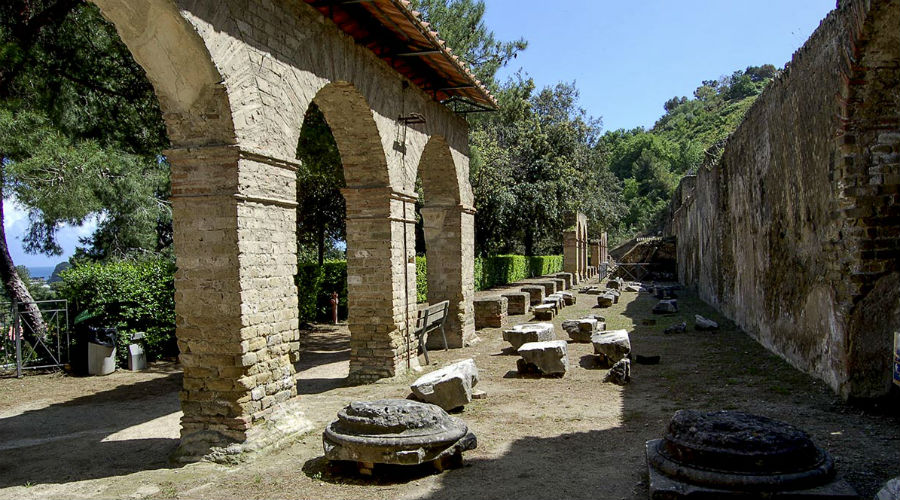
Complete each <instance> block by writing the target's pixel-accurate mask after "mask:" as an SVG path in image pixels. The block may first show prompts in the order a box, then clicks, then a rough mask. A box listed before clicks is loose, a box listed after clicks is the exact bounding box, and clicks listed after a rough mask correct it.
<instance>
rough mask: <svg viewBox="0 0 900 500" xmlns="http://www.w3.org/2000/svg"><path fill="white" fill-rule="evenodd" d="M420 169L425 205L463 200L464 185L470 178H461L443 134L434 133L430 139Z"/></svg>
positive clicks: (453, 202) (457, 202)
mask: <svg viewBox="0 0 900 500" xmlns="http://www.w3.org/2000/svg"><path fill="white" fill-rule="evenodd" d="M418 170H419V176H421V178H422V190H423V192H424V195H425V206H429V205H433V206H437V205H440V206H449V205H458V204H459V203H461V202H462V189H463V188H462V186H463V183H466V182H468V180H467V179H460V177H459V172H458V170H457V168H456V164H455V163H454V162H453V154H452V152H451V151H450V146H449V145H448V144H447V140H446V139H444V137H443V136H440V135H433V136H431V137H430V138H429V139H428V142H427V143H426V144H425V148H424V149H423V150H422V158H421V159H420V160H419V168H418Z"/></svg>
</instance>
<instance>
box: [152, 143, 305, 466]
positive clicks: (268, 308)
mask: <svg viewBox="0 0 900 500" xmlns="http://www.w3.org/2000/svg"><path fill="white" fill-rule="evenodd" d="M166 155H167V157H168V159H169V161H170V162H171V163H172V177H171V178H172V196H171V201H172V212H173V221H174V245H175V256H176V264H177V271H176V274H175V314H176V335H177V337H178V347H179V349H180V351H181V356H180V358H181V364H182V366H183V368H184V388H183V391H182V392H181V394H180V397H181V408H182V410H183V411H184V415H183V416H182V418H181V427H182V428H181V446H180V448H179V450H178V451H177V452H176V458H177V459H179V460H183V461H191V460H196V459H199V458H202V457H203V456H204V455H208V456H210V457H211V458H213V459H226V460H227V457H228V456H229V455H235V454H242V453H246V452H252V451H256V450H258V449H260V448H262V447H267V446H270V445H276V444H278V443H279V442H284V441H285V440H286V439H287V438H288V437H289V436H290V435H293V434H294V433H296V432H300V431H304V430H306V429H308V425H309V424H308V423H307V422H306V421H304V420H303V419H302V417H301V416H300V414H299V413H298V412H296V411H286V410H285V405H283V403H285V402H287V401H288V400H289V399H291V398H292V397H293V396H295V395H296V394H297V387H296V379H295V373H294V368H293V363H294V362H295V361H297V352H298V340H299V333H298V318H297V316H298V310H297V288H296V285H295V284H294V276H295V275H296V274H297V255H296V202H295V196H296V191H295V189H296V187H295V182H296V165H295V164H293V163H290V162H284V161H280V160H277V159H274V158H269V157H265V156H261V155H259V154H251V153H247V152H244V151H241V150H240V149H239V148H238V147H237V146H217V147H201V148H190V149H176V150H170V151H167V152H166Z"/></svg>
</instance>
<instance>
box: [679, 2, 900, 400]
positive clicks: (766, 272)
mask: <svg viewBox="0 0 900 500" xmlns="http://www.w3.org/2000/svg"><path fill="white" fill-rule="evenodd" d="M898 26H900V3H898V0H872V1H852V2H850V1H844V2H841V4H840V6H839V8H838V9H836V10H835V11H833V12H832V13H831V14H829V15H828V17H827V18H826V19H825V20H824V21H823V22H822V23H821V25H820V26H819V28H818V29H817V30H816V32H815V33H813V35H812V36H811V37H810V39H809V40H808V41H807V42H806V44H805V45H804V46H803V47H802V48H801V49H800V50H799V51H798V52H797V53H796V54H794V57H793V59H792V61H791V63H790V65H789V67H788V68H787V69H786V71H785V72H784V74H783V75H781V76H780V77H779V78H777V79H776V80H775V81H774V82H773V83H772V84H771V85H770V86H769V87H768V88H767V89H766V90H765V91H764V92H763V94H762V95H761V96H760V97H759V99H758V100H757V101H756V103H755V104H754V105H753V106H752V107H751V109H750V110H749V111H748V113H747V116H746V118H745V119H744V121H743V123H742V124H741V125H740V126H739V128H738V129H737V130H736V131H735V133H734V134H732V136H731V137H730V138H729V140H728V141H727V143H726V145H725V148H724V150H723V153H722V156H721V159H720V160H719V161H718V163H716V164H714V165H711V166H708V167H706V168H701V169H700V171H699V172H698V173H697V175H696V177H687V178H685V179H684V181H683V182H682V184H681V186H680V188H679V190H678V192H677V193H676V199H675V201H674V202H673V203H674V211H673V212H674V215H673V221H672V225H671V228H672V232H673V233H674V234H675V235H676V236H677V238H678V243H677V246H678V248H677V252H678V270H679V277H680V279H681V281H682V282H683V283H685V284H686V285H688V286H691V287H694V288H696V289H697V290H698V291H699V293H700V296H701V297H702V298H703V299H704V300H705V301H707V302H708V303H710V304H712V305H714V306H715V307H717V308H718V309H719V310H720V311H721V312H723V313H724V314H725V315H727V316H729V317H730V318H732V319H734V320H735V321H736V322H737V324H738V325H740V326H741V327H742V328H743V329H745V330H746V331H748V332H749V333H750V334H751V335H753V336H755V337H756V338H757V339H758V340H759V341H760V342H761V343H762V344H763V345H765V346H766V347H768V348H769V349H771V350H772V351H774V352H776V353H778V354H780V355H781V356H783V357H784V358H785V359H787V360H788V361H789V362H791V363H792V364H794V365H795V366H797V367H799V368H801V369H803V370H806V371H808V372H809V373H811V374H814V375H815V376H817V377H819V378H821V379H823V380H825V381H826V382H827V383H828V384H829V385H830V386H831V387H832V388H834V390H835V391H837V392H839V393H840V394H842V395H843V396H845V397H874V396H880V395H882V394H884V393H886V391H888V390H889V387H890V354H891V345H890V344H891V338H892V332H894V331H896V330H897V329H898V328H900V280H898V265H897V262H898V257H900V243H898V242H900V208H898V207H900V205H898V196H900V149H898V148H900V126H898V125H900V78H898V76H900V38H898V36H900V29H898Z"/></svg>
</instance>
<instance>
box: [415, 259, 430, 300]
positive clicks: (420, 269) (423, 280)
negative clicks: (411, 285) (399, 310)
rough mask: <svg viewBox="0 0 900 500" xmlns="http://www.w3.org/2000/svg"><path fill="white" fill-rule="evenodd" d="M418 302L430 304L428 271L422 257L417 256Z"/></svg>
mask: <svg viewBox="0 0 900 500" xmlns="http://www.w3.org/2000/svg"><path fill="white" fill-rule="evenodd" d="M416 302H418V303H419V304H421V303H423V302H428V269H427V266H426V264H425V257H420V256H416Z"/></svg>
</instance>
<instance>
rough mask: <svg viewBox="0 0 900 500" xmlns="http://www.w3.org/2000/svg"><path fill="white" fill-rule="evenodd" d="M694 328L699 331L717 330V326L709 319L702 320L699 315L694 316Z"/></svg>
mask: <svg viewBox="0 0 900 500" xmlns="http://www.w3.org/2000/svg"><path fill="white" fill-rule="evenodd" d="M694 328H696V329H697V330H700V331H710V330H718V329H719V324H718V323H716V322H715V321H713V320H711V319H707V318H704V317H703V316H700V315H699V314H695V315H694Z"/></svg>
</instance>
